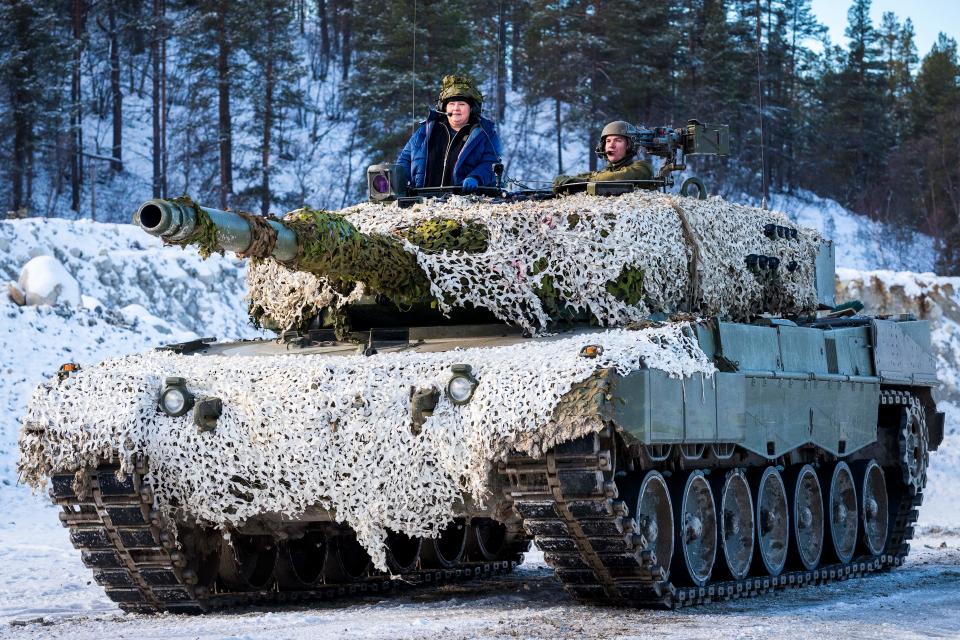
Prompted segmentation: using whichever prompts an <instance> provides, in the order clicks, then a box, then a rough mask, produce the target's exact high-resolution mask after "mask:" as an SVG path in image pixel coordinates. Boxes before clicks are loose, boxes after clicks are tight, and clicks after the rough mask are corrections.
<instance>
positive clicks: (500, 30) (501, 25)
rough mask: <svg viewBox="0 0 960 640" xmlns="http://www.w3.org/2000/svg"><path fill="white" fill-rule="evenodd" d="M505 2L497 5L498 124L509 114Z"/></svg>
mask: <svg viewBox="0 0 960 640" xmlns="http://www.w3.org/2000/svg"><path fill="white" fill-rule="evenodd" d="M504 13H505V12H504V10H503V2H502V1H501V2H498V3H497V54H498V55H497V122H503V119H504V116H505V115H506V113H507V24H506V21H505V20H504V18H505V15H504Z"/></svg>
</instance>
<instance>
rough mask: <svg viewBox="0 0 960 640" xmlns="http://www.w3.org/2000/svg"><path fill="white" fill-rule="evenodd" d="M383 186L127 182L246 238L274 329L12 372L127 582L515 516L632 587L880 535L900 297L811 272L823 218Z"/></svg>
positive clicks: (590, 579)
mask: <svg viewBox="0 0 960 640" xmlns="http://www.w3.org/2000/svg"><path fill="white" fill-rule="evenodd" d="M407 204H411V203H407ZM412 205H413V206H408V207H405V208H400V207H395V206H389V205H383V204H364V205H358V206H356V207H353V208H350V209H347V210H344V211H341V212H321V211H312V210H306V209H304V210H299V211H297V212H293V213H292V214H289V215H288V216H286V217H285V218H284V219H282V220H281V219H265V218H262V217H259V216H251V215H248V214H242V213H233V212H223V211H217V210H214V209H209V208H204V207H200V206H198V205H197V204H195V203H193V202H192V201H189V200H188V199H180V200H176V201H157V200H154V201H149V202H147V203H145V204H144V205H142V206H141V207H140V209H139V210H138V212H137V215H136V217H135V221H136V222H137V223H138V224H139V225H140V226H141V227H142V228H143V229H144V230H145V231H147V232H148V233H151V234H153V235H157V236H160V237H161V238H163V239H164V240H165V241H166V242H168V243H171V244H179V245H195V246H197V247H199V249H200V250H201V251H202V252H205V253H207V252H212V251H222V250H232V251H237V252H240V253H241V254H242V255H245V256H248V257H251V258H252V260H251V265H250V269H249V275H248V280H249V283H250V296H251V300H250V308H251V318H252V319H253V320H254V321H255V322H257V323H259V324H260V325H262V326H268V327H271V328H273V329H275V330H276V331H277V332H278V335H279V337H278V339H277V340H261V341H247V342H241V343H217V342H216V341H214V340H212V339H205V340H197V341H194V342H191V343H183V344H177V345H169V346H167V347H164V348H163V349H161V350H158V351H156V352H154V353H149V354H142V355H136V356H129V357H125V358H119V359H115V360H111V361H108V362H106V363H103V364H101V365H97V366H95V367H87V368H85V369H83V370H77V368H76V367H67V368H66V369H65V370H64V371H62V372H61V374H60V376H58V378H57V379H56V380H53V381H51V382H49V383H47V384H46V385H44V386H43V387H41V389H39V390H38V391H37V393H36V395H35V396H34V398H33V400H32V402H31V405H30V408H29V411H28V415H27V416H26V418H25V420H24V427H23V431H22V435H21V441H20V447H21V452H22V457H21V462H20V469H21V472H22V473H23V477H24V478H25V479H26V481H27V482H28V483H29V484H31V485H33V486H36V487H42V486H45V485H46V484H47V483H48V482H49V483H50V485H51V488H50V493H51V496H52V497H53V499H54V501H55V502H56V503H57V504H59V505H61V506H62V507H63V510H62V512H61V514H60V517H61V520H62V522H63V524H64V525H65V526H67V527H68V528H69V529H70V537H71V540H72V542H73V543H74V545H75V546H76V547H77V548H78V549H80V550H81V553H82V556H83V560H84V562H85V563H86V564H87V565H88V566H89V567H91V569H92V570H93V574H94V577H95V579H96V580H97V582H98V583H99V584H101V585H102V586H103V587H104V588H105V590H106V592H107V594H108V595H109V596H110V597H111V598H112V599H114V600H115V601H117V602H118V603H119V604H120V606H121V607H122V608H123V609H124V610H127V611H138V612H153V611H172V612H202V611H207V610H210V609H214V608H219V607H225V606H236V605H242V604H250V603H270V602H278V601H299V600H309V599H316V598H332V597H338V596H343V595H349V594H354V593H359V592H365V591H375V592H380V591H386V590H394V589H396V588H397V587H398V585H409V584H414V585H417V584H420V585H424V584H426V585H437V584H441V583H443V582H446V581H450V580H456V579H463V578H472V577H479V576H488V575H491V574H497V573H502V572H505V571H509V570H510V569H511V568H512V567H513V566H515V564H516V563H517V562H520V561H521V558H522V553H523V552H524V551H525V550H526V549H527V548H528V545H529V544H530V542H531V541H535V542H536V544H537V546H538V547H539V548H540V549H542V550H543V552H544V557H545V559H546V561H547V562H548V563H549V564H550V565H551V566H552V567H554V569H555V570H556V575H557V577H558V579H559V580H561V582H562V583H563V584H564V586H565V588H566V589H567V591H568V592H569V593H570V594H571V595H572V596H573V597H575V598H577V599H578V600H581V601H584V602H591V603H599V604H618V605H629V606H643V607H648V606H654V607H680V606H685V605H690V604H696V603H702V602H708V601H713V600H726V599H730V598H738V597H745V596H750V595H755V594H758V593H764V592H767V591H770V590H775V589H779V588H784V587H787V586H800V585H807V584H810V585H813V584H820V583H826V582H831V581H834V580H842V579H845V578H848V577H851V576H855V575H862V574H866V573H869V572H873V571H878V570H883V569H886V568H889V567H892V566H896V565H899V564H900V563H901V562H902V561H903V558H904V557H905V556H906V554H907V552H908V549H909V544H908V542H909V539H910V537H911V535H912V533H913V529H912V526H913V523H914V522H915V520H916V518H917V507H918V506H919V505H920V503H921V500H922V492H923V488H924V485H925V483H926V468H927V464H928V451H929V450H934V449H936V447H937V445H938V443H939V442H940V440H941V439H942V433H943V414H942V413H938V412H937V410H936V406H935V404H934V401H933V398H932V395H931V392H932V389H933V388H935V387H936V385H937V379H936V372H935V369H934V360H933V357H932V354H931V348H930V330H929V326H928V324H927V323H926V322H921V321H916V320H914V319H913V318H910V317H888V318H874V317H868V316H863V315H858V314H857V313H856V311H855V308H856V307H855V306H847V307H844V306H843V305H841V306H839V307H838V306H837V305H835V301H834V300H833V257H832V256H833V253H832V251H833V250H832V245H831V244H830V243H829V241H826V240H825V239H823V238H821V237H820V236H819V235H818V234H817V233H816V232H814V231H812V230H809V229H804V228H801V227H798V226H797V225H795V224H793V223H792V222H790V221H789V220H787V219H786V218H785V217H783V216H781V215H779V214H775V213H771V212H767V211H761V210H759V209H753V208H750V207H742V206H738V205H732V204H730V203H726V202H724V201H722V200H720V199H716V198H714V199H710V200H693V199H690V198H676V197H672V196H667V195H662V194H652V193H641V192H631V193H625V194H622V195H617V196H616V197H610V198H600V197H596V196H592V195H577V196H570V197H564V198H559V199H555V200H542V201H541V200H539V199H538V198H511V197H507V195H506V194H500V195H494V197H480V198H476V197H474V198H464V197H459V196H449V197H445V198H440V199H430V198H428V199H426V200H424V201H422V202H417V203H412ZM397 577H400V578H402V580H395V579H394V578H397Z"/></svg>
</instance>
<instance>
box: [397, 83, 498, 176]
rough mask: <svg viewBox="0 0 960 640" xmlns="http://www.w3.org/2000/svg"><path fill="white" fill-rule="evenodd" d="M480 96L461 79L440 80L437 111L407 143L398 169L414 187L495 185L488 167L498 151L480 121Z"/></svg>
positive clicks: (493, 135) (491, 131) (489, 127)
mask: <svg viewBox="0 0 960 640" xmlns="http://www.w3.org/2000/svg"><path fill="white" fill-rule="evenodd" d="M482 105H483V95H482V94H481V93H480V92H479V91H478V90H477V89H476V87H474V86H473V83H471V82H470V80H468V79H467V78H466V77H464V76H445V77H444V78H443V81H442V83H441V87H440V98H439V100H438V101H437V109H436V110H433V109H431V110H430V114H429V115H428V116H427V119H426V120H424V121H423V122H421V123H420V127H419V128H418V129H417V130H416V132H415V133H414V134H413V136H412V137H411V138H410V140H409V141H408V142H407V144H406V146H405V147H404V148H403V151H401V152H400V157H399V158H397V164H399V165H402V166H404V167H405V168H406V169H407V175H409V176H410V183H411V185H412V186H413V187H416V188H421V187H462V188H463V192H464V193H472V192H473V191H475V190H476V189H477V187H488V186H494V185H495V184H496V176H495V175H494V172H493V165H494V164H496V163H497V162H499V161H500V156H501V153H502V145H501V143H500V138H499V137H498V136H497V131H496V129H495V128H494V125H493V122H492V121H490V120H488V119H487V118H484V117H483V116H482V115H480V109H481V107H482Z"/></svg>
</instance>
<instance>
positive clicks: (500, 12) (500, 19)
mask: <svg viewBox="0 0 960 640" xmlns="http://www.w3.org/2000/svg"><path fill="white" fill-rule="evenodd" d="M502 34H504V29H503V0H498V2H497V59H496V61H495V64H496V66H497V72H496V74H494V75H495V76H496V78H497V80H496V82H497V84H496V85H495V86H494V90H495V91H496V92H497V112H496V113H495V114H494V117H495V118H496V119H499V118H500V101H501V100H503V96H501V95H500V38H501V35H502Z"/></svg>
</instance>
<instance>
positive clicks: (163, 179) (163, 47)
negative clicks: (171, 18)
mask: <svg viewBox="0 0 960 640" xmlns="http://www.w3.org/2000/svg"><path fill="white" fill-rule="evenodd" d="M167 110H168V105H167V0H160V193H162V194H163V195H162V196H161V197H163V198H166V197H167V196H168V194H167V164H168V162H167V161H168V158H167Z"/></svg>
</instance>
